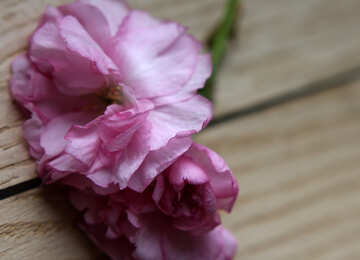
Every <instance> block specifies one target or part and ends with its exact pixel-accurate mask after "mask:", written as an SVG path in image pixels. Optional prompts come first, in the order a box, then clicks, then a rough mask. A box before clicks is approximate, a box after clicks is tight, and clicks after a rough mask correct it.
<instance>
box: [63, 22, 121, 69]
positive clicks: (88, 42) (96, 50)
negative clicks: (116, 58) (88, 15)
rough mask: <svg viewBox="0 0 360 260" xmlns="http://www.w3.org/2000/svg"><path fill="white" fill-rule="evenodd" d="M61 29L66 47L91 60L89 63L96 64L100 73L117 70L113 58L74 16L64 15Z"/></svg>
mask: <svg viewBox="0 0 360 260" xmlns="http://www.w3.org/2000/svg"><path fill="white" fill-rule="evenodd" d="M59 29H60V35H61V37H62V38H63V40H64V41H65V43H66V47H67V48H68V49H69V50H71V51H72V52H74V53H76V54H78V55H80V56H81V57H83V58H84V59H86V60H89V64H90V63H93V64H95V65H96V66H97V68H98V70H99V72H100V73H102V74H105V75H106V74H109V72H110V71H112V70H116V66H115V64H114V63H113V62H112V60H111V59H110V58H109V57H108V56H107V55H106V54H105V53H104V51H103V50H102V49H101V47H100V46H99V45H98V43H96V42H95V41H94V40H93V39H92V38H91V36H90V35H89V34H88V32H87V31H86V30H85V28H84V27H83V26H82V25H81V24H80V23H79V21H78V20H76V19H75V18H74V17H72V16H66V17H64V19H62V20H61V22H60V23H59Z"/></svg>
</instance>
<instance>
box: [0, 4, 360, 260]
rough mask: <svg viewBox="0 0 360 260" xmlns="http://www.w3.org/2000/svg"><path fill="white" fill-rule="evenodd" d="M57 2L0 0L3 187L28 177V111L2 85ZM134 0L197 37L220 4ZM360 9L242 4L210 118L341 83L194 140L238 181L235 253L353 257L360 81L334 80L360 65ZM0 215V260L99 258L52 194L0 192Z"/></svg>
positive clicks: (274, 259)
mask: <svg viewBox="0 0 360 260" xmlns="http://www.w3.org/2000/svg"><path fill="white" fill-rule="evenodd" d="M63 2H69V1H63V0H54V1H50V0H32V1H21V0H1V1H0V35H1V40H0V50H1V52H0V190H1V189H4V188H11V187H13V185H15V184H19V183H20V184H21V183H22V182H24V181H26V180H29V179H32V178H34V177H35V169H34V163H33V162H32V160H30V159H29V157H28V154H27V151H26V146H25V144H24V143H23V139H22V130H21V125H22V123H23V120H24V119H23V118H22V116H21V114H20V113H19V111H18V110H17V109H16V107H15V106H14V105H13V104H12V103H11V99H10V97H9V93H8V79H9V75H10V74H9V64H10V62H11V60H12V59H13V57H14V56H15V55H16V54H17V53H20V52H22V51H23V50H24V49H25V47H26V44H27V43H26V37H27V36H28V35H29V34H30V32H31V31H32V30H33V28H34V26H35V24H36V21H37V17H38V16H39V15H40V13H41V12H42V9H43V7H44V6H45V5H46V4H47V3H52V4H60V3H63ZM129 2H130V4H131V5H132V6H134V7H138V8H141V9H145V10H148V11H150V12H151V13H152V14H153V15H155V16H158V17H162V18H169V19H172V20H177V21H180V22H182V23H184V24H186V25H187V26H189V27H190V31H191V32H192V33H194V34H195V35H196V36H197V37H198V38H199V39H202V40H204V39H205V38H206V36H207V35H208V34H209V32H210V31H211V30H212V28H213V26H214V25H215V24H216V21H217V19H218V18H219V17H220V16H221V13H222V6H223V3H224V1H223V0H221V1H220V0H200V1H193V0H185V1H170V0H151V1H149V0H134V1H129ZM359 12H360V1H357V0H343V1H336V0H309V1H298V0H273V1H267V0H248V1H244V14H245V15H244V17H243V19H242V27H241V33H240V40H239V41H237V42H234V43H233V44H232V46H231V55H228V57H227V59H226V61H225V63H224V66H223V69H222V72H221V75H220V79H219V85H218V91H217V95H216V100H217V103H216V110H215V114H216V115H217V116H219V117H222V116H224V115H227V114H228V113H233V112H234V111H237V110H239V109H245V110H246V108H248V107H249V106H253V105H254V104H257V103H258V102H262V101H266V100H269V99H271V98H274V97H277V96H278V95H281V94H282V93H287V92H290V93H291V92H292V91H294V90H297V89H301V88H303V87H306V86H307V85H308V84H312V83H313V82H314V81H317V80H321V79H327V78H334V81H336V85H337V86H338V88H336V89H333V90H327V91H323V92H321V93H317V94H314V95H312V96H308V97H305V98H300V97H299V98H298V99H296V98H295V100H293V101H292V102H291V103H287V104H283V105H276V104H272V107H270V109H268V110H267V111H258V112H257V111H255V113H252V114H251V115H249V116H248V117H243V116H244V115H246V113H238V115H239V117H236V113H235V116H233V119H232V120H230V121H227V122H226V123H222V124H221V123H220V124H217V125H216V126H215V127H213V128H210V129H208V130H206V131H204V132H203V133H202V134H200V135H199V136H197V137H196V140H197V141H198V142H200V143H203V144H206V145H208V146H210V147H211V148H213V149H214V150H216V151H217V152H219V153H220V154H221V155H222V156H223V157H224V158H225V159H226V161H227V162H228V164H229V165H230V166H231V168H232V169H233V171H234V173H236V176H237V178H238V180H239V184H240V188H241V189H240V196H239V199H238V201H237V203H236V207H235V209H234V211H233V213H232V214H231V215H224V217H223V220H224V221H223V222H224V224H225V226H227V227H228V228H230V229H231V230H232V231H233V232H234V233H235V235H236V237H237V239H238V241H239V250H238V254H237V258H236V259H239V260H240V259H241V260H248V259H259V260H260V259H261V260H262V259H268V260H288V259H293V260H294V259H299V260H300V259H301V260H304V259H311V260H312V259H319V260H325V259H332V260H338V259H349V260H358V259H360V247H359V246H358V244H359V242H358V241H359V239H360V220H359V219H360V200H359V195H360V170H359V169H360V161H359V158H360V138H359V135H360V122H359V121H360V117H359V113H360V81H354V82H352V83H350V84H345V83H342V79H337V78H336V76H335V77H334V75H336V74H338V73H341V72H343V71H347V70H350V69H352V68H356V67H360V55H359V53H360V26H359V24H360V16H359V15H358V14H359ZM239 26H240V23H239ZM239 28H240V27H239ZM359 74H360V72H359ZM344 81H349V80H344ZM350 81H351V80H350ZM326 84H331V82H327V83H326ZM314 87H316V84H315V85H314ZM325 87H326V86H325ZM241 111H242V110H240V112H241ZM240 115H241V116H242V117H240ZM0 216H1V218H0V259H40V260H41V259H50V258H52V257H56V258H57V259H59V260H62V259H65V260H70V259H78V260H82V259H101V258H102V256H101V255H99V254H98V253H97V251H96V250H94V248H93V246H92V245H91V244H90V243H89V242H88V241H87V239H86V238H85V237H84V235H83V234H82V233H81V232H79V231H78V230H77V229H76V227H75V226H74V219H73V214H72V209H71V208H70V207H69V206H68V205H67V204H66V200H64V199H62V198H61V196H60V197H59V195H57V194H56V193H48V192H44V191H43V190H42V189H40V188H37V189H33V190H31V191H27V192H25V193H21V194H18V195H14V196H12V197H10V198H7V199H5V200H1V201H0Z"/></svg>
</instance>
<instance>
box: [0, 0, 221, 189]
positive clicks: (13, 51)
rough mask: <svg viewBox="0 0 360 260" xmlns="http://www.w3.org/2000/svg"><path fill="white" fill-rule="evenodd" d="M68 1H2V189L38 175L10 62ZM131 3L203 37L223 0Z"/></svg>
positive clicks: (209, 29)
mask: <svg viewBox="0 0 360 260" xmlns="http://www.w3.org/2000/svg"><path fill="white" fill-rule="evenodd" d="M67 2H71V0H31V1H22V0H1V1H0V35H1V40H0V50H1V52H0V189H2V188H6V187H9V186H12V185H15V184H17V183H21V182H23V181H26V180H29V179H32V178H34V177H35V176H36V173H35V171H34V165H33V164H32V163H31V161H30V160H29V155H28V153H27V149H26V145H25V144H24V140H23V137H22V135H23V133H22V124H23V121H24V118H23V117H22V115H21V113H20V111H19V110H18V108H17V107H16V106H15V105H14V104H13V103H12V101H11V97H10V95H9V90H8V80H9V78H10V64H11V61H12V60H13V59H14V57H15V56H16V55H17V54H18V53H21V52H23V51H25V48H26V46H27V38H28V36H29V35H30V34H31V32H32V31H33V30H34V28H35V26H36V23H37V21H38V19H39V16H40V15H41V13H42V12H43V10H44V8H45V7H46V5H47V4H51V5H60V4H63V3H67ZM129 3H130V5H131V6H132V7H133V8H139V9H143V10H147V11H149V12H150V13H151V14H152V15H154V16H156V17H159V18H162V19H168V20H170V19H171V20H175V21H179V22H181V23H183V24H184V25H186V26H188V27H189V31H190V32H191V33H192V34H194V35H195V36H196V37H197V38H198V39H201V40H203V39H205V38H206V36H207V34H209V32H210V31H211V30H212V28H213V27H214V26H215V24H216V23H217V22H218V20H219V18H220V17H221V14H222V9H223V8H222V7H223V4H224V0H202V1H193V0H185V1H167V0H151V1H149V0H134V1H129Z"/></svg>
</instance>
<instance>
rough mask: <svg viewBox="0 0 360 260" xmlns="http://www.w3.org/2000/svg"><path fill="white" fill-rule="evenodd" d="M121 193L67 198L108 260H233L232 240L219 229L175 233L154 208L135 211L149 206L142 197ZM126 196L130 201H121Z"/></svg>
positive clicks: (167, 219) (234, 244)
mask: <svg viewBox="0 0 360 260" xmlns="http://www.w3.org/2000/svg"><path fill="white" fill-rule="evenodd" d="M124 192H125V193H126V191H120V193H119V194H116V195H106V196H99V195H94V194H93V195H91V192H90V193H88V192H78V191H77V192H73V193H72V196H71V201H72V202H73V204H74V205H75V207H76V208H77V209H78V210H81V211H83V214H84V219H83V221H82V222H81V224H80V226H81V227H82V229H83V230H85V232H86V233H87V234H88V236H89V237H90V238H91V239H92V240H93V241H94V243H95V244H96V245H97V246H98V247H99V248H101V249H102V250H103V251H104V252H105V253H106V254H107V255H109V256H110V257H111V259H114V260H118V259H119V260H123V259H138V260H140V259H141V260H162V259H163V260H179V259H184V260H187V259H206V260H208V259H209V260H212V259H214V260H215V259H216V260H231V259H232V258H233V256H234V254H235V250H236V240H235V239H234V238H233V237H232V235H231V234H230V233H229V232H228V231H226V230H225V229H224V228H223V227H222V226H217V227H216V228H214V229H213V230H211V231H209V232H205V233H202V234H193V233H192V232H186V231H182V230H179V229H177V228H176V227H174V225H173V224H172V223H171V219H169V218H168V216H166V215H164V214H162V213H161V212H160V211H157V210H156V208H153V207H151V206H150V207H147V209H146V210H143V211H137V210H136V209H135V208H136V206H135V207H134V205H133V204H135V205H137V206H139V205H148V206H149V204H148V203H150V201H147V203H144V200H143V199H140V197H141V196H142V195H143V194H138V196H140V197H138V196H137V195H135V194H126V195H125V194H124ZM129 192H130V193H131V191H129ZM130 197H132V200H122V199H121V198H127V199H129V198H130ZM148 198H149V197H148ZM126 204H128V206H126ZM150 204H151V203H150ZM145 208H146V207H143V208H142V209H145Z"/></svg>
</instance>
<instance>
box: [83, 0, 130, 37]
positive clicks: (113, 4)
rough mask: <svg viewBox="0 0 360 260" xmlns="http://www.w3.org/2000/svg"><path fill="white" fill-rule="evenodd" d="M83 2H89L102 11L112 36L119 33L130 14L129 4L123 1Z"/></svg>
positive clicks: (97, 0) (90, 0) (92, 0)
mask: <svg viewBox="0 0 360 260" xmlns="http://www.w3.org/2000/svg"><path fill="white" fill-rule="evenodd" d="M83 2H84V3H86V2H88V3H89V4H91V5H92V6H94V7H96V8H98V9H99V10H100V11H101V13H102V14H103V15H104V17H105V18H106V21H107V23H108V26H109V28H110V35H111V36H114V35H115V34H116V33H117V31H118V29H119V26H120V25H121V23H122V22H123V20H124V18H125V16H126V15H127V14H128V12H129V7H128V5H127V3H126V2H125V1H122V0H102V1H99V0H84V1H83Z"/></svg>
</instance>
